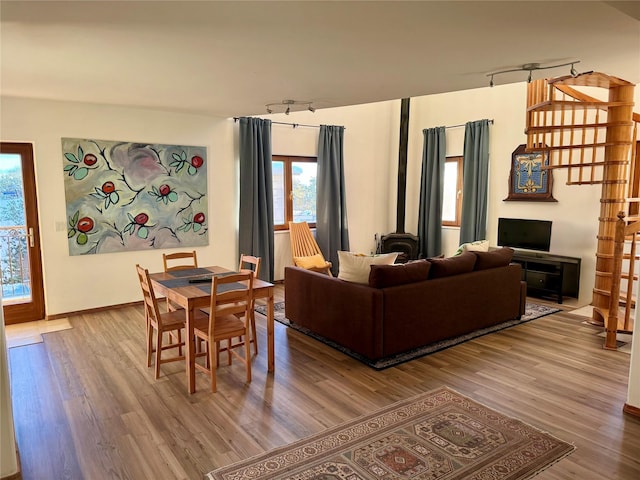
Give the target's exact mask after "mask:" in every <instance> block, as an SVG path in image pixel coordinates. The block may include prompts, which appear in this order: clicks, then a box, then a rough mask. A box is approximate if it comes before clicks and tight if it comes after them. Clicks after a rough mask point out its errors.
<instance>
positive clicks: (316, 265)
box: [289, 222, 332, 276]
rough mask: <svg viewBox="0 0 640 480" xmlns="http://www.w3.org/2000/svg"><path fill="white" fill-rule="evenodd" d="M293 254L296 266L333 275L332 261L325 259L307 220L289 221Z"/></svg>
mask: <svg viewBox="0 0 640 480" xmlns="http://www.w3.org/2000/svg"><path fill="white" fill-rule="evenodd" d="M289 236H290V237H291V255H292V256H293V263H294V265H295V266H296V267H301V268H305V269H307V270H313V271H315V272H323V273H326V274H327V275H329V276H332V275H331V262H327V260H325V258H324V255H322V252H321V251H320V247H318V244H317V243H316V239H315V238H314V236H313V234H312V233H311V229H310V228H309V225H308V224H307V222H299V223H294V222H289Z"/></svg>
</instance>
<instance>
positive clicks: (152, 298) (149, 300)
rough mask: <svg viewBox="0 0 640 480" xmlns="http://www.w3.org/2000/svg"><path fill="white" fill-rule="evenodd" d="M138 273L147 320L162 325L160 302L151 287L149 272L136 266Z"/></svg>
mask: <svg viewBox="0 0 640 480" xmlns="http://www.w3.org/2000/svg"><path fill="white" fill-rule="evenodd" d="M136 270H137V272H138V280H139V281H140V288H142V298H143V302H144V315H145V317H146V319H147V320H149V321H151V322H154V323H156V324H157V325H162V315H160V309H159V308H158V301H157V300H156V295H155V293H154V292H153V287H152V286H151V279H150V278H149V270H147V269H146V268H142V267H141V266H140V265H136Z"/></svg>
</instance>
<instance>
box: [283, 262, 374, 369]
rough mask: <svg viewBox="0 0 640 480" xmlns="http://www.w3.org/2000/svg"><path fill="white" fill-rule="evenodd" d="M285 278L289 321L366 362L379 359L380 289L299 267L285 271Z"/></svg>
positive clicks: (287, 268) (286, 311) (286, 307)
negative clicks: (345, 348) (365, 359)
mask: <svg viewBox="0 0 640 480" xmlns="http://www.w3.org/2000/svg"><path fill="white" fill-rule="evenodd" d="M284 278H285V279H284V289H285V315H286V317H287V319H289V321H291V322H293V323H295V324H297V325H299V326H301V327H305V328H308V329H309V330H311V331H313V332H314V333H316V334H318V335H320V336H322V337H325V338H327V339H329V340H332V341H334V342H336V343H338V344H340V345H342V346H344V347H347V348H349V349H351V350H352V351H354V352H356V353H359V354H360V355H363V356H365V357H367V358H377V357H380V355H381V354H382V346H383V344H382V314H383V308H382V301H383V294H382V292H381V291H380V290H379V289H376V288H371V287H369V286H367V285H360V284H357V283H350V282H345V281H344V280H340V279H338V278H335V277H330V276H328V275H325V274H321V273H317V272H313V271H310V270H305V269H302V268H299V267H286V268H285V271H284Z"/></svg>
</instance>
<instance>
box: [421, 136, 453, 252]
mask: <svg viewBox="0 0 640 480" xmlns="http://www.w3.org/2000/svg"><path fill="white" fill-rule="evenodd" d="M422 133H423V135H424V147H423V150H422V176H421V179H420V204H419V210H418V246H419V252H420V256H421V257H425V258H429V257H434V256H436V255H440V254H441V253H442V197H443V190H444V164H445V160H446V137H445V127H435V128H427V129H425V130H423V131H422Z"/></svg>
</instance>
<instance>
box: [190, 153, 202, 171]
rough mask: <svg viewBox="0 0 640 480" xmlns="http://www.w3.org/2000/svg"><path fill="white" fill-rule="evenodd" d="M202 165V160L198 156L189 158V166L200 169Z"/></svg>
mask: <svg viewBox="0 0 640 480" xmlns="http://www.w3.org/2000/svg"><path fill="white" fill-rule="evenodd" d="M203 163H204V160H203V159H202V157H201V156H199V155H195V156H194V157H192V158H191V165H193V166H194V167H196V168H200V167H201V166H202V164H203Z"/></svg>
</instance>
